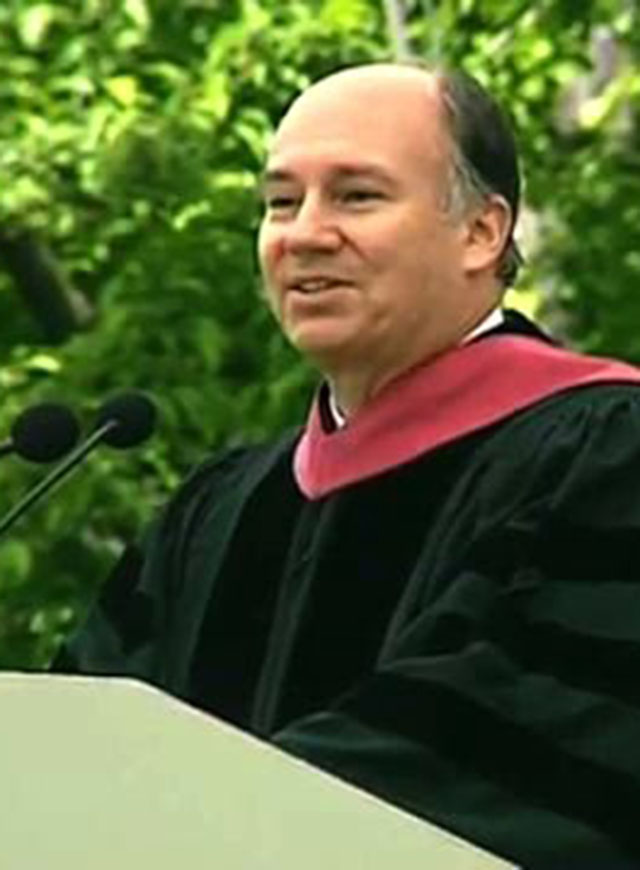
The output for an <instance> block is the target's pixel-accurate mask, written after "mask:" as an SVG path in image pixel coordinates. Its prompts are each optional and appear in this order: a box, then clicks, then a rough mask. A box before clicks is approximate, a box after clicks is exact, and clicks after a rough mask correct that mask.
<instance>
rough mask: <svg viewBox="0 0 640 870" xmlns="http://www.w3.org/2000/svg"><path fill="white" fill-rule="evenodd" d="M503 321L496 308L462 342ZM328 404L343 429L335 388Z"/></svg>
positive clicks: (330, 393) (338, 427)
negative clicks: (334, 393) (334, 392)
mask: <svg viewBox="0 0 640 870" xmlns="http://www.w3.org/2000/svg"><path fill="white" fill-rule="evenodd" d="M502 323H504V313H503V311H502V308H500V307H498V308H494V309H493V310H492V311H490V312H489V314H487V316H486V317H485V318H484V319H483V320H481V321H480V323H479V324H478V325H477V326H474V328H473V329H472V330H471V331H470V332H468V333H467V334H466V335H465V336H464V337H463V339H462V341H461V342H460V344H468V343H469V342H470V341H473V339H474V338H478V336H480V335H482V334H483V333H484V332H489V330H490V329H495V328H496V326H500V325H501V324H502ZM328 405H329V412H330V414H331V416H332V417H333V422H334V423H335V425H336V429H342V428H343V426H346V425H347V418H346V416H345V415H344V413H343V412H342V411H341V410H340V408H339V407H338V405H337V403H336V400H335V397H334V395H333V390H331V389H329V396H328Z"/></svg>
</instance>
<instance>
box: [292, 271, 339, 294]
mask: <svg viewBox="0 0 640 870" xmlns="http://www.w3.org/2000/svg"><path fill="white" fill-rule="evenodd" d="M351 284H352V282H351V281H347V280H345V279H344V278H340V277H336V276H333V275H317V276H307V277H300V278H295V279H293V280H291V281H289V282H287V290H290V291H291V290H294V291H297V292H298V293H305V294H314V293H323V292H326V291H327V290H333V289H335V288H336V287H344V286H349V285H351Z"/></svg>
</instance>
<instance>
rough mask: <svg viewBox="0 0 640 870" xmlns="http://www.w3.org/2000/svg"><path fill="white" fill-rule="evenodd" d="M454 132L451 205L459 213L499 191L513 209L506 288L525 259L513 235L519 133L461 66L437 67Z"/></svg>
mask: <svg viewBox="0 0 640 870" xmlns="http://www.w3.org/2000/svg"><path fill="white" fill-rule="evenodd" d="M433 72H434V74H435V76H436V79H437V81H438V84H439V87H440V94H441V97H442V103H443V108H444V113H445V118H446V121H447V125H448V128H449V134H450V136H451V146H452V154H451V179H450V190H449V191H448V194H449V196H448V199H449V202H448V208H449V210H450V211H451V212H452V213H453V212H457V213H459V212H460V211H461V210H466V209H467V208H468V207H469V206H470V205H472V204H477V203H478V202H481V201H482V200H484V199H486V197H487V196H489V195H490V194H492V193H497V194H498V195H499V196H501V197H503V199H504V200H505V201H506V202H507V203H508V205H509V207H510V209H511V227H510V229H509V235H508V239H507V243H506V244H505V246H504V250H503V252H502V254H501V257H500V260H499V262H498V269H497V275H498V277H499V279H500V281H501V283H502V285H503V286H504V287H505V288H506V287H509V286H510V285H511V284H513V283H514V281H515V279H516V276H517V274H518V269H519V268H520V266H521V265H522V262H523V257H522V254H521V253H520V251H519V250H518V245H517V243H516V241H515V239H514V237H513V230H514V227H515V223H516V219H517V216H518V206H519V203H520V175H519V171H518V158H517V150H516V143H515V139H514V135H513V132H512V129H511V126H510V124H509V122H508V121H507V119H506V117H505V116H504V114H503V112H502V111H501V109H500V108H499V107H498V105H497V103H496V102H495V101H494V99H493V98H492V97H491V96H490V95H489V94H488V93H487V92H486V91H485V90H484V88H483V87H482V86H481V85H480V84H479V83H478V82H477V81H476V80H475V79H474V78H473V77H472V76H470V75H468V74H467V73H464V72H462V71H460V70H448V69H436V70H433Z"/></svg>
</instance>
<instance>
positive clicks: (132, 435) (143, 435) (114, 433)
mask: <svg viewBox="0 0 640 870" xmlns="http://www.w3.org/2000/svg"><path fill="white" fill-rule="evenodd" d="M156 417H157V413H156V406H155V405H154V403H153V402H152V401H151V399H149V398H148V397H147V396H145V395H144V393H136V392H131V393H120V394H119V395H118V396H114V397H113V398H111V399H108V400H107V401H106V402H105V403H104V404H103V405H102V407H101V408H100V410H99V411H98V418H97V421H96V426H95V428H96V429H100V428H101V427H102V426H106V425H107V424H108V423H110V422H115V423H116V424H117V425H115V426H114V427H113V428H112V429H109V430H107V432H106V433H105V434H104V437H103V438H102V441H103V443H104V444H108V445H109V446H110V447H117V448H118V449H122V450H124V449H126V448H127V447H135V446H136V445H138V444H141V443H142V442H143V441H146V439H147V438H148V437H149V436H150V435H151V433H152V432H153V430H154V429H155V425H156Z"/></svg>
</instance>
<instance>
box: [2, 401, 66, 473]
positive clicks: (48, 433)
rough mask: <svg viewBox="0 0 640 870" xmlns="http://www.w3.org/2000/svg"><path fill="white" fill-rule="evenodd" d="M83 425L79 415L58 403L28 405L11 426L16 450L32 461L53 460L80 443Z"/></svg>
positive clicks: (12, 440) (19, 454)
mask: <svg viewBox="0 0 640 870" xmlns="http://www.w3.org/2000/svg"><path fill="white" fill-rule="evenodd" d="M79 437H80V426H79V425H78V421H77V420H76V417H75V414H74V413H73V411H71V410H70V408H67V407H66V406H65V405H60V404H58V403H57V402H42V403H40V404H39V405H34V406H33V407H32V408H27V410H26V411H23V412H22V414H20V416H19V417H18V418H17V419H16V420H15V422H14V424H13V426H12V427H11V443H12V446H13V450H14V452H15V453H17V454H18V456H22V458H23V459H28V460H29V461H30V462H53V461H54V460H55V459H60V457H62V456H64V454H65V453H68V452H69V450H71V448H72V447H73V446H74V445H75V444H76V443H77V441H78V438H79Z"/></svg>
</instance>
